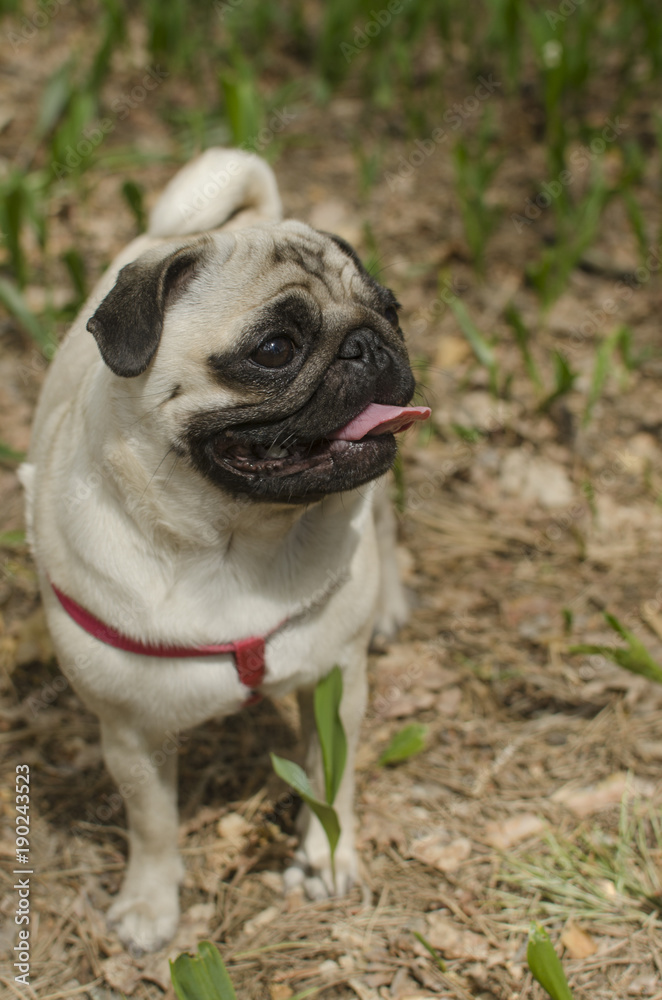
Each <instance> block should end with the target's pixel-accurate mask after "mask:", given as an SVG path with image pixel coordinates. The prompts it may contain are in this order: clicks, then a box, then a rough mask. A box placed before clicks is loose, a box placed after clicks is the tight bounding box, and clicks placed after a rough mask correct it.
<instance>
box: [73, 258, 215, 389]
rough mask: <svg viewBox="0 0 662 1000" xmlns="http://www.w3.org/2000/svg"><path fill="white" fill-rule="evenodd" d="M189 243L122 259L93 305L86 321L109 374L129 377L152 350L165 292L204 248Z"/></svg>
mask: <svg viewBox="0 0 662 1000" xmlns="http://www.w3.org/2000/svg"><path fill="white" fill-rule="evenodd" d="M205 246H206V244H205V243H202V242H200V243H195V244H193V245H188V246H185V247H180V248H179V249H178V250H175V251H174V252H171V253H169V254H168V255H167V256H165V257H164V256H162V255H159V257H158V259H156V260H155V259H154V251H148V252H147V253H146V254H143V256H142V257H139V258H138V260H134V261H132V263H131V264H127V265H126V267H123V268H122V270H121V271H120V272H119V274H118V275H117V281H116V282H115V285H114V286H113V288H112V290H111V291H110V292H109V293H108V295H107V296H106V297H105V299H104V300H103V302H102V303H101V305H100V306H99V307H98V309H97V311H96V312H95V313H94V316H92V317H91V318H90V319H89V320H88V321H87V329H88V330H89V331H90V333H91V334H92V335H93V337H94V339H95V340H96V342H97V344H98V345H99V350H100V351H101V357H102V358H103V360H104V361H105V362H106V364H107V365H108V367H109V368H110V370H111V371H112V372H114V373H115V375H121V376H122V377H123V378H133V377H134V376H135V375H140V374H141V373H142V372H144V371H145V369H146V368H147V366H148V365H149V363H150V361H151V360H152V358H153V357H154V355H155V354H156V349H157V348H158V346H159V341H160V339H161V331H162V330H163V317H164V315H165V309H166V304H167V302H168V299H169V297H171V295H172V294H173V293H174V292H175V291H177V290H179V289H181V288H182V287H183V285H184V283H185V282H186V280H187V279H188V278H189V277H191V275H192V274H193V270H194V268H195V265H196V264H197V263H198V262H199V260H200V259H201V257H202V254H203V252H204V249H205Z"/></svg>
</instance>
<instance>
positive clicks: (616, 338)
mask: <svg viewBox="0 0 662 1000" xmlns="http://www.w3.org/2000/svg"><path fill="white" fill-rule="evenodd" d="M622 339H623V327H621V328H619V329H618V330H616V332H615V333H612V335H611V337H606V338H605V339H604V340H603V341H602V343H601V344H600V346H599V348H598V350H597V353H596V355H595V365H594V366H593V377H592V378H591V388H590V389H589V393H588V400H587V402H586V409H585V410H584V417H583V419H582V426H583V427H586V425H587V424H588V423H589V421H590V419H591V414H592V413H593V407H594V406H595V404H596V403H597V401H598V399H599V398H600V394H601V393H602V390H603V389H604V385H605V382H606V381H607V376H608V375H609V372H610V370H611V358H612V355H613V353H614V351H615V350H616V348H617V347H618V346H619V344H620V343H621V341H622ZM625 343H626V344H627V338H626V340H625ZM625 350H626V351H627V350H628V347H627V346H626V347H625Z"/></svg>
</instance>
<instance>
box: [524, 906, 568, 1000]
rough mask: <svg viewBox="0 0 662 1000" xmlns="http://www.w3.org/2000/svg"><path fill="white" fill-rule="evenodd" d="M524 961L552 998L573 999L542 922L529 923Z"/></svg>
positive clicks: (558, 959)
mask: <svg viewBox="0 0 662 1000" xmlns="http://www.w3.org/2000/svg"><path fill="white" fill-rule="evenodd" d="M526 961H527V964H528V966H529V969H530V970H531V975H532V976H533V978H534V979H535V980H536V982H538V983H540V985H541V986H542V988H543V989H544V990H545V991H546V992H547V993H548V995H549V996H550V997H551V998H552V1000H573V996H572V993H571V992H570V987H569V986H568V980H567V979H566V977H565V972H564V971H563V966H562V965H561V959H560V958H559V956H558V955H557V954H556V952H555V951H554V945H553V944H552V942H551V941H550V939H549V935H548V933H547V931H546V930H545V929H544V927H543V926H542V924H535V923H534V924H531V927H530V929H529V943H528V946H527V949H526Z"/></svg>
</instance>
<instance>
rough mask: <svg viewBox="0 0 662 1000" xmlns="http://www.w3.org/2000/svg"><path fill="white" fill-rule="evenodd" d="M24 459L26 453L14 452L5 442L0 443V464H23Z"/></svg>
mask: <svg viewBox="0 0 662 1000" xmlns="http://www.w3.org/2000/svg"><path fill="white" fill-rule="evenodd" d="M24 458H25V452H24V451H14V449H13V448H10V447H9V445H8V444H5V443H4V441H0V462H10V463H11V464H12V465H13V464H14V463H16V462H22V461H23V459H24Z"/></svg>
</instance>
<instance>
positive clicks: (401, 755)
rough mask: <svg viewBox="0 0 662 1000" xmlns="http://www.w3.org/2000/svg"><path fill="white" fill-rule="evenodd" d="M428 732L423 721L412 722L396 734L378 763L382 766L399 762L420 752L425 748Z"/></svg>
mask: <svg viewBox="0 0 662 1000" xmlns="http://www.w3.org/2000/svg"><path fill="white" fill-rule="evenodd" d="M427 734H428V727H427V726H424V725H423V724H422V723H421V722H412V724H411V725H410V726H405V727H404V729H401V730H400V732H399V733H396V734H395V736H394V737H393V739H392V740H391V742H390V743H389V745H388V746H387V747H386V750H384V752H383V754H382V755H381V757H380V758H379V760H378V761H377V763H378V764H379V765H380V766H383V765H384V764H397V763H398V762H399V761H401V760H407V759H408V758H409V757H413V756H414V754H417V753H420V752H421V750H423V749H424V748H425V740H426V737H427Z"/></svg>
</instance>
